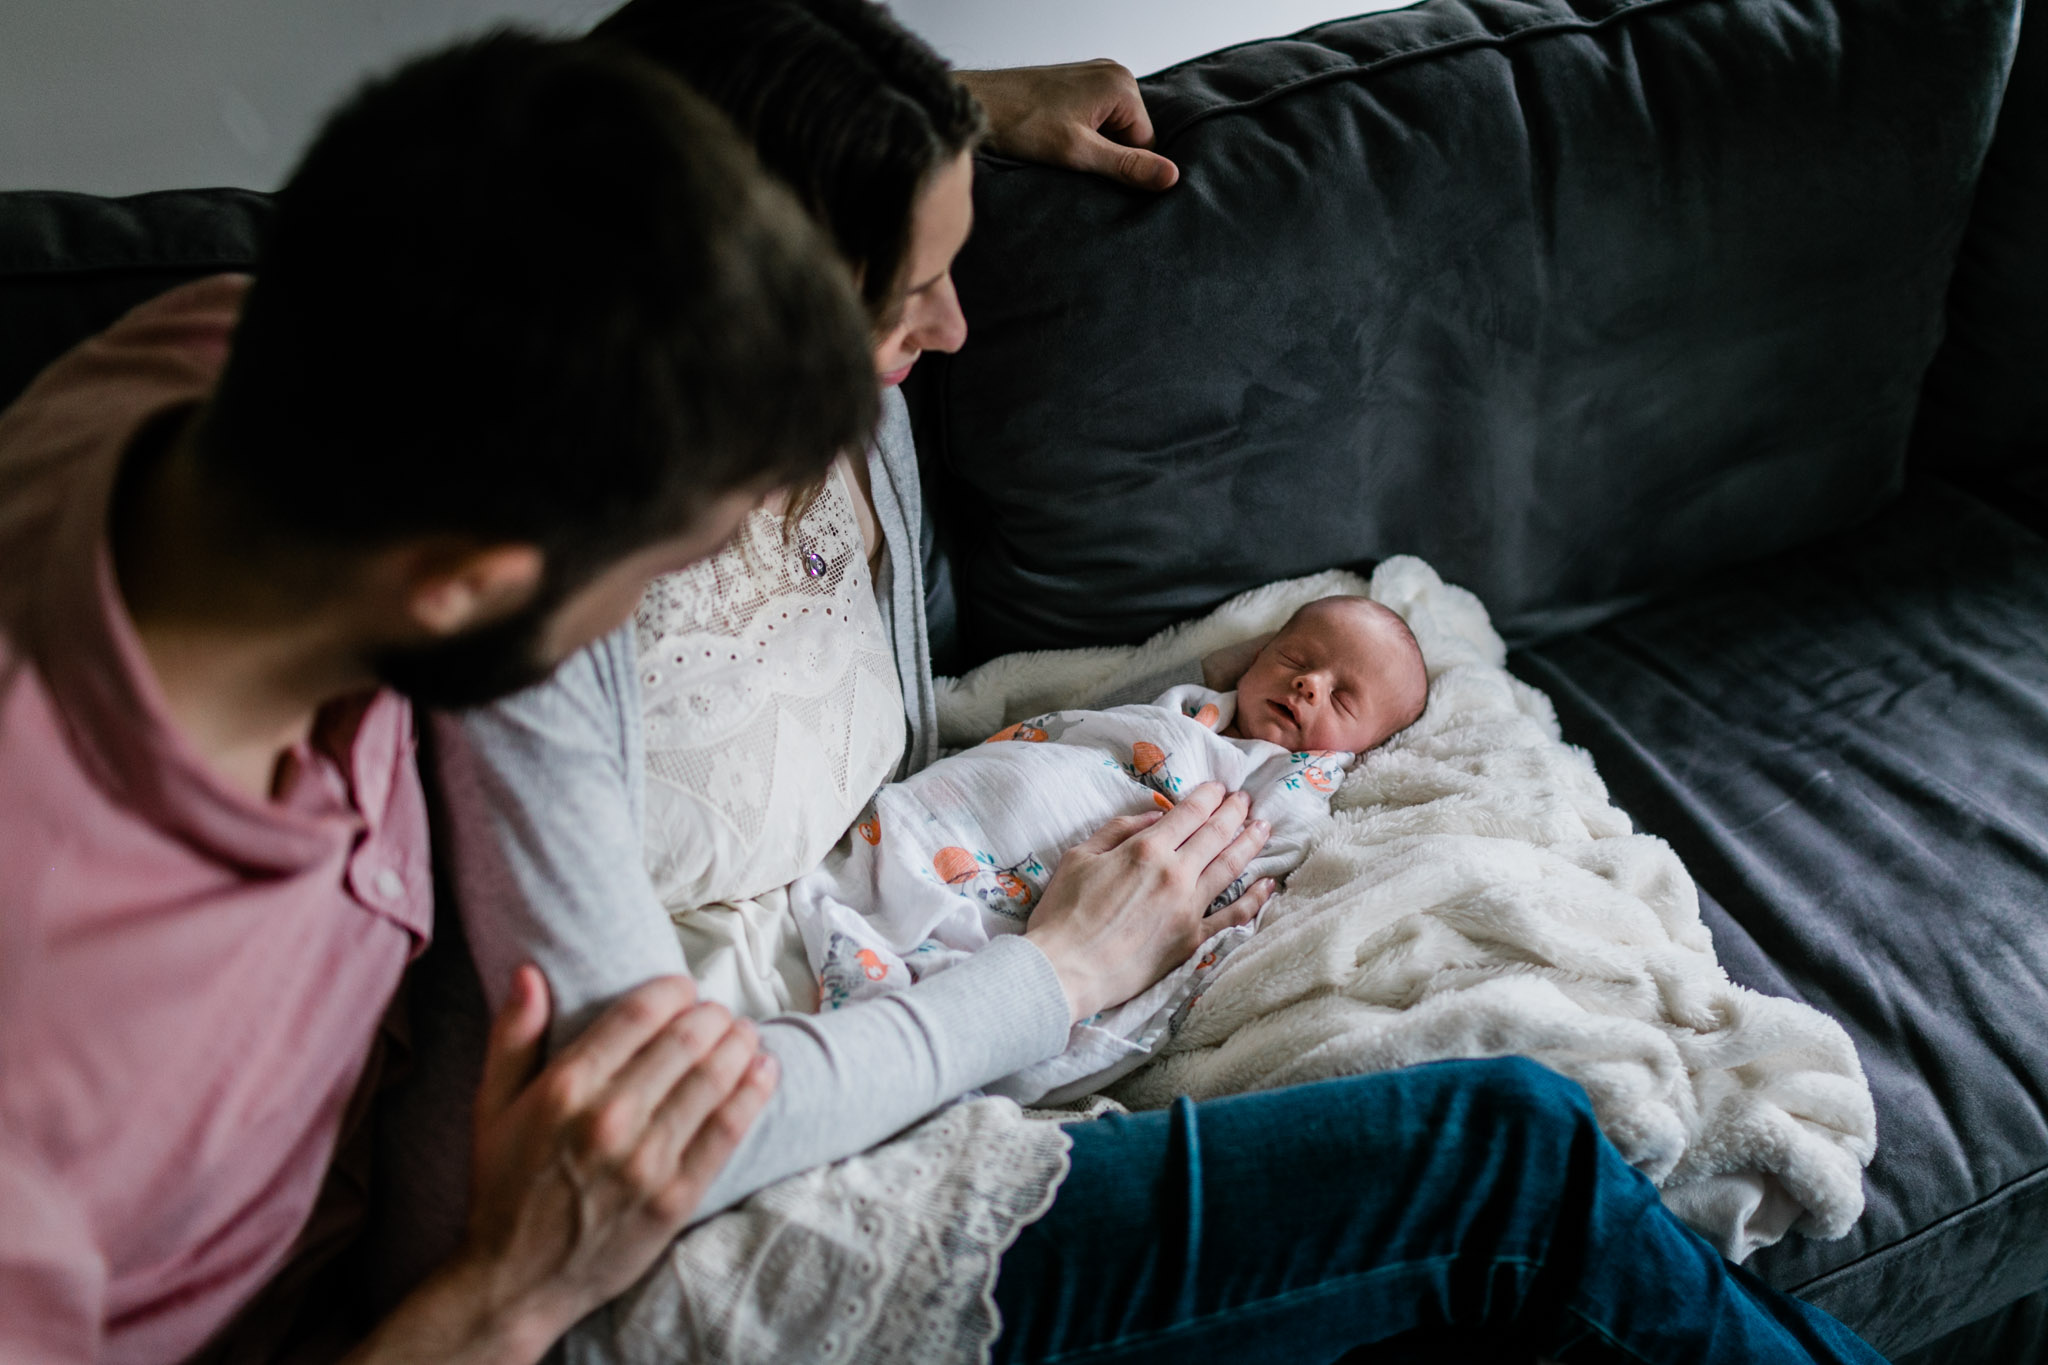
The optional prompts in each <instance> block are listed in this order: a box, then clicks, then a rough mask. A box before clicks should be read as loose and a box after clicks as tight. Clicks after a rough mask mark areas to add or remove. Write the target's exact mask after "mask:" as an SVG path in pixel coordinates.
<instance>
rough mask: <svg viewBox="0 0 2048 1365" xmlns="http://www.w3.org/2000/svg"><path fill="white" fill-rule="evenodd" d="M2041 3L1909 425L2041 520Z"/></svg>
mask: <svg viewBox="0 0 2048 1365" xmlns="http://www.w3.org/2000/svg"><path fill="white" fill-rule="evenodd" d="M2043 224H2048V5H2042V4H2036V5H2034V6H2033V7H2032V10H2031V12H2030V13H2029V14H2028V15H2027V16H2026V19H2025V22H2024V24H2023V26H2022V29H2021V34H2020V40H2019V48H2018V53H2017V56H2016V57H2015V59H2014V61H2013V66H2012V71H2011V74H2010V77H2009V79H2008V81H2007V85H2006V90H2005V98H2004V100H2003V102H2002V104H2001V107H2000V111H1999V118H1998V134H1997V137H1996V139H1995V140H1994V141H1993V143H1992V146H1991V150H1990V153H1989V155H1988V156H1986V158H1985V162H1984V173H1983V176H1982V177H1981V179H1980V181H1979V184H1978V187H1977V193H1976V197H1975V200H1974V203H1973V204H1972V207H1971V210H1970V223H1969V228H1968V231H1967V233H1966V234H1965V236H1964V238H1963V244H1962V251H1961V253H1960V255H1959V256H1958V258H1957V261H1956V272H1955V278H1954V280H1953V282H1952V283H1951V284H1950V287H1949V296H1948V310H1947V313H1948V328H1947V335H1946V336H1945V337H1944V338H1943V341H1942V344H1941V350H1940V351H1939V353H1937V355H1936V356H1935V359H1934V364H1933V366H1932V368H1931V369H1930V370H1929V371H1928V375H1927V388H1926V393H1925V395H1924V396H1923V399H1922V401H1921V405H1920V419H1919V426H1918V430H1917V431H1916V433H1915V452H1914V453H1915V456H1916V460H1917V462H1918V463H1919V464H1920V465H1921V466H1922V467H1923V468H1927V469H1929V470H1931V471H1933V472H1937V473H1941V474H1944V475H1946V476H1948V477H1951V478H1958V479H1964V480H1969V481H1972V482H1974V483H1976V484H1978V485H1980V486H1987V487H1994V488H2000V489H2002V490H2003V491H2005V492H2007V493H2008V494H2011V493H2017V494H2018V495H2019V496H2020V498H2021V499H2023V500H2024V502H2025V503H2026V507H2025V509H2024V512H2025V515H2027V516H2028V517H2029V518H2030V519H2031V520H2032V521H2033V523H2034V524H2035V525H2036V526H2041V527H2043V528H2044V529H2048V234H2044V231H2043Z"/></svg>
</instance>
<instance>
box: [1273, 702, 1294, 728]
mask: <svg viewBox="0 0 2048 1365" xmlns="http://www.w3.org/2000/svg"><path fill="white" fill-rule="evenodd" d="M1266 705H1268V706H1270V707H1272V708H1273V709H1274V710H1275V711H1276V712H1278V713H1279V714H1280V718H1281V719H1282V720H1284V721H1286V722H1287V723H1288V724H1289V725H1291V726H1294V727H1295V728H1297V729H1299V728H1300V726H1301V718H1300V717H1299V716H1297V715H1295V714H1294V709H1293V708H1292V707H1290V706H1289V705H1288V704H1287V703H1286V702H1284V701H1268V702H1267V703H1266Z"/></svg>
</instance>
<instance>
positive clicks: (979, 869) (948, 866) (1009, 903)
mask: <svg viewBox="0 0 2048 1365" xmlns="http://www.w3.org/2000/svg"><path fill="white" fill-rule="evenodd" d="M932 871H933V873H935V874H936V875H937V876H938V879H939V881H940V882H941V883H942V884H943V885H945V886H948V887H951V888H952V889H953V890H954V891H957V892H959V893H960V894H961V895H963V896H966V897H967V898H969V899H970V900H977V901H980V902H981V904H982V905H983V907H984V908H986V909H988V910H991V911H994V912H995V913H996V914H998V915H1001V916H1003V917H1004V918H1005V919H1014V920H1022V919H1027V918H1029V917H1030V914H1031V907H1032V906H1034V905H1036V904H1038V894H1039V892H1040V891H1041V890H1043V889H1044V886H1045V881H1046V878H1047V872H1046V867H1045V864H1044V863H1043V862H1041V861H1039V859H1038V858H1037V857H1036V856H1027V857H1025V858H1024V859H1022V860H1021V861H1019V862H1016V863H1013V864H1011V865H1010V866H1008V867H1001V866H998V865H997V863H996V860H995V859H994V858H993V857H991V856H989V855H988V854H986V853H971V852H969V851H968V850H966V849H964V848H961V847H959V846H958V845H957V844H954V845H948V846H947V847H945V848H942V849H940V850H939V851H938V852H937V853H934V854H933V855H932Z"/></svg>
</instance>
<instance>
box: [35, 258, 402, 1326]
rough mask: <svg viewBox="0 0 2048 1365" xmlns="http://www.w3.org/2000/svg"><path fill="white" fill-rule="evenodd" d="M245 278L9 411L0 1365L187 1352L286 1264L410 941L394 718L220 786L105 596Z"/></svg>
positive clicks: (134, 328)
mask: <svg viewBox="0 0 2048 1365" xmlns="http://www.w3.org/2000/svg"><path fill="white" fill-rule="evenodd" d="M245 287H246V281H245V280H242V279H240V278H236V277H221V278H217V279H211V280H205V281H201V282H199V283H197V284H194V285H190V286H187V287H185V288H183V289H179V290H176V291H173V292H172V293H169V294H166V295H164V296H163V297H161V298H159V299H156V300H153V301H152V302H150V303H148V304H145V305H143V306H142V307H141V308H138V309H137V310H136V311H135V312H133V313H131V314H129V315H128V316H127V317H126V318H124V319H122V320H121V321H120V322H119V323H118V324H116V325H115V326H114V327H113V328H112V329H111V330H109V331H108V332H106V333H104V334H103V335H101V336H99V337H96V338H94V339H93V340H91V341H89V342H87V343H86V344H84V345H83V346H81V347H79V348H78V349H77V350H75V351H73V352H72V353H71V354H69V355H68V356H66V357H64V358H63V359H62V360H60V361H58V362H57V363H56V364H55V365H54V366H52V367H51V368H50V369H49V370H47V371H46V372H45V373H44V374H43V375H42V377H41V378H40V379H39V380H38V381H37V382H36V384H35V386H34V387H33V388H31V389H30V390H29V391H28V392H27V393H26V394H25V395H23V396H22V398H21V399H20V401H19V402H17V403H16V404H15V405H14V406H13V407H12V408H10V409H8V410H7V412H6V413H5V414H4V415H0V578H4V579H6V580H7V582H6V583H5V585H4V586H0V674H11V678H10V680H9V681H7V682H6V683H5V684H4V691H0V1360H5V1361H13V1360H16V1359H22V1360H37V1361H43V1360H48V1361H91V1360H106V1361H174V1360H178V1359H181V1358H183V1357H185V1356H187V1355H189V1354H191V1353H192V1352H194V1351H195V1350H197V1349H198V1348H199V1347H200V1346H202V1345H203V1344H205V1342H206V1341H207V1339H208V1338H209V1337H210V1336H212V1335H213V1334H214V1333H215V1332H216V1331H217V1330H218V1329H219V1328H220V1327H221V1326H222V1325H223V1324H224V1323H226V1322H227V1321H228V1319H229V1318H231V1317H232V1316H233V1315H234V1313H235V1312H236V1310H237V1309H238V1308H240V1307H241V1306H242V1305H243V1304H245V1303H246V1302H247V1301H248V1300H249V1299H250V1297H251V1296H252V1295H253V1294H254V1293H255V1292H256V1290H257V1289H258V1288H260V1287H261V1286H262V1284H263V1283H264V1281H265V1280H266V1279H268V1278H269V1277H270V1276H271V1275H273V1274H275V1273H276V1272H277V1270H278V1268H279V1266H280V1265H281V1264H282V1262H283V1261H284V1260H285V1257H286V1254H287V1252H288V1251H289V1250H290V1249H291V1246H292V1243H293V1240H294V1238H295V1237H296V1236H297V1235H298V1233H299V1231H300V1229H301V1227H302V1226H303V1225H304V1224H305V1222H306V1219H307V1215H308V1213H309V1212H310V1211H311V1209H312V1207H313V1204H314V1200H315V1197H316V1195H317V1194H318V1192H319V1188H320V1184H321V1180H322V1177H323V1175H324V1173H325V1171H326V1169H327V1165H328V1161H329V1158H330V1157H331V1155H332V1153H333V1150H334V1146H335V1141H336V1137H337V1134H338V1131H339V1129H340V1126H341V1121H342V1116H343V1113H344V1110H345V1108H346V1107H347V1104H348V1102H349V1099H350V1096H351V1094H352V1093H353V1091H354V1090H355V1087H356V1084H357V1081H358V1079H359V1077H360V1076H361V1074H362V1072H363V1068H364V1066H365V1063H366V1060H367V1058H368V1055H369V1052H370V1048H371V1044H372V1040H373V1038H374V1036H375V1034H376V1031H377V1027H378V1021H379V1019H380V1017H381V1015H382V1014H383V1012H384V1009H385V1007H386V1005H387V1004H388V1002H389V1001H390V999H391V996H392V993H393V991H394V990H395V989H396V987H397V985H398V981H399V976H400V974H401V972H402V971H403V969H404V967H405V964H406V962H407V961H408V960H409V959H410V957H411V956H412V955H414V954H415V953H416V952H418V951H419V949H420V948H421V947H422V946H423V945H424V943H425V942H426V939H427V935H428V933H429V930H430V927H431V900H430V886H431V883H430V880H429V873H428V867H427V827H426V816H425V804H424V801H423V799H422V796H421V791H420V784H419V778H418V775H417V772H416V770H415V768H414V764H413V744H414V740H413V724H412V715H411V712H410V710H409V709H408V707H407V706H406V703H405V702H404V701H403V700H401V699H400V698H398V697H397V696H395V695H393V694H391V693H389V692H379V693H377V694H375V695H366V696H363V697H360V698H356V699H354V700H352V701H349V702H345V703H340V704H337V705H335V706H332V707H329V708H328V709H327V710H326V711H325V712H323V713H322V715H321V717H320V720H319V722H318V724H317V726H316V733H315V735H314V736H313V739H312V742H311V743H309V744H305V745H302V746H300V747H299V749H298V750H297V751H295V752H294V753H293V754H292V755H291V756H290V757H289V759H288V760H287V761H286V764H285V769H284V776H283V779H282V781H281V783H280V792H279V795H278V796H277V797H276V798H275V799H273V800H271V801H269V802H259V801H256V800H253V799H251V798H249V797H246V796H243V795H241V794H239V793H238V792H236V791H234V790H231V789H230V788H229V787H228V786H226V785H225V784H224V783H223V782H222V781H221V780H220V779H219V778H217V777H216V776H215V775H214V774H213V773H212V772H210V771H209V770H208V768H207V766H206V764H205V763H204V762H203V761H202V760H201V759H200V758H199V757H198V756H197V755H196V754H195V753H194V752H193V750H192V749H191V747H190V746H189V745H188V744H187V742H186V741H185V739H184V738H183V736H181V735H180V734H179V733H178V731H177V729H176V728H175V726H174V724H173V723H172V721H171V720H170V718H169V716H168V713H167V712H166V709H165V705H164V701H163V698H162V695H161V694H160V692H159V690H158V687H157V684H156V680H155V677H154V675H153V674H152V672H151V670H150V665H149V661H148V659H147V658H146V657H145V655H144V653H143V651H142V647H141V644H140V642H139V641H138V639H137V637H136V634H135V630H134V627H133V625H132V624H131V623H130V621H129V619H128V616H127V612H126V609H125V608H124V606H123V605H122V600H121V594H120V589H119V586H118V584H117V583H116V581H115V577H114V573H113V570H112V565H111V562H110V558H109V554H108V549H107V529H106V528H107V513H108V502H109V496H110V493H111V490H112V488H113V484H114V478H115V475H116V473H117V471H118V469H119V466H120V462H121V458H122V454H123V452H124V451H125V450H126V449H127V448H128V446H129V445H130V443H131V442H132V441H133V439H134V438H135V436H136V434H137V432H138V430H139V429H141V428H142V427H143V426H144V425H145V424H147V423H148V422H150V421H151V419H153V418H155V417H158V416H161V415H163V414H165V413H167V412H170V411H171V410H174V409H178V408H184V407H188V406H190V405H192V404H194V403H196V402H198V401H199V400H201V399H202V398H204V397H205V396H206V394H207V393H208V392H209V391H210V389H211V388H212V385H213V383H214V380H215V378H216V377H217V375H218V373H219V370H220V367H221V364H222V361H223V360H224V358H225V356H226V354H227V345H228V338H229V335H230V333H231V332H232V330H233V327H234V323H235V318H236V316H237V312H238V310H239V308H240V304H241V299H242V295H243V290H244V289H245ZM278 456H279V458H281V459H282V458H290V452H287V451H280V452H278Z"/></svg>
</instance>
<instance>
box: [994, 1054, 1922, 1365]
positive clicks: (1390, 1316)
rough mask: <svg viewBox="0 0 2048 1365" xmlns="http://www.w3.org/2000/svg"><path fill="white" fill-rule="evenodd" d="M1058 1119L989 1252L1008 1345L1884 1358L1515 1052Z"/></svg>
mask: <svg viewBox="0 0 2048 1365" xmlns="http://www.w3.org/2000/svg"><path fill="white" fill-rule="evenodd" d="M1069 1131H1070V1132H1071V1133H1072V1134H1073V1138H1074V1150H1073V1170H1072V1172H1071V1174H1069V1175H1068V1177H1067V1180H1066V1183H1065V1184H1064V1185H1062V1186H1061V1187H1060V1191H1059V1197H1058V1198H1057V1199H1056V1200H1055V1201H1054V1203H1053V1206H1052V1209H1051V1211H1050V1212H1048V1213H1047V1214H1046V1216H1045V1217H1044V1218H1042V1219H1040V1220H1039V1221H1038V1222H1036V1223H1034V1224H1032V1225H1031V1226H1030V1227H1028V1228H1026V1229H1025V1230H1024V1233H1023V1235H1022V1236H1021V1237H1020V1238H1019V1239H1018V1241H1017V1243H1016V1245H1015V1246H1013V1247H1012V1248H1011V1249H1010V1251H1009V1252H1008V1253H1007V1254H1006V1255H1005V1256H1004V1257H1003V1264H1002V1271H1001V1274H1000V1276H999V1277H998V1279H997V1282H996V1294H995V1297H996V1304H997V1306H998V1307H999V1308H1000V1309H1001V1311H1002V1321H1003V1333H1002V1336H1001V1338H1000V1339H999V1340H998V1341H997V1343H996V1346H995V1352H994V1357H995V1360H996V1361H998V1362H1002V1363H1003V1365H1012V1363H1013V1362H1016V1363H1021V1362H1027V1361H1029V1362H1041V1363H1042V1365H1051V1363H1052V1362H1070V1361H1071V1362H1081V1361H1086V1362H1091V1365H1092V1363H1094V1362H1110V1361H1115V1362H1119V1363H1120V1365H1121V1363H1123V1362H1140V1361H1143V1362H1155V1361H1156V1362H1160V1365H1165V1362H1169V1361H1171V1362H1174V1365H1187V1362H1196V1361H1215V1362H1228V1365H1323V1363H1324V1362H1332V1361H1339V1360H1356V1361H1360V1362H1363V1361H1368V1360H1370V1361H1393V1360H1403V1359H1413V1360H1418V1361H1421V1360H1427V1361H1430V1362H1434V1363H1436V1365H1442V1363H1443V1362H1450V1361H1460V1360H1473V1361H1481V1360H1484V1361H1498V1360H1514V1359H1520V1360H1528V1359H1529V1358H1530V1357H1531V1356H1532V1355H1536V1354H1540V1355H1543V1356H1546V1357H1550V1358H1553V1359H1555V1360H1558V1361H1563V1362H1587V1361H1622V1362H1666V1361H1674V1362H1675V1361H1688V1362H1700V1365H1707V1363H1708V1362H1716V1363H1718V1362H1727V1365H1738V1362H1739V1363H1740V1365H1765V1363H1766V1362H1776V1361H1830V1362H1849V1361H1854V1362H1878V1365H1882V1359H1881V1357H1879V1356H1878V1354H1877V1353H1876V1352H1875V1351H1873V1350H1871V1349H1870V1347H1868V1346H1867V1345H1865V1344H1864V1343H1863V1342H1862V1341H1860V1340H1858V1339H1857V1337H1856V1336H1855V1335H1854V1334H1853V1333H1851V1332H1850V1331H1849V1330H1848V1329H1847V1328H1846V1327H1843V1326H1842V1325H1841V1324H1840V1323H1838V1322H1836V1321H1834V1319H1832V1318H1830V1317H1828V1316H1827V1315H1826V1314H1824V1313H1822V1312H1821V1311H1820V1310H1818V1309H1816V1308H1812V1307H1810V1306H1808V1305H1806V1304H1802V1303H1800V1302H1799V1301H1797V1300H1796V1299H1792V1298H1790V1297H1788V1296H1786V1295H1784V1294H1781V1293H1779V1292H1777V1291H1776V1290H1774V1289H1771V1288H1770V1287H1768V1286H1767V1285H1765V1284H1763V1282H1762V1281H1760V1280H1758V1279H1757V1278H1756V1277H1755V1276H1753V1275H1750V1274H1749V1273H1748V1272H1746V1271H1743V1270H1741V1269H1739V1268H1737V1267H1734V1266H1731V1265H1729V1264H1728V1263H1727V1262H1725V1261H1723V1260H1722V1259H1721V1258H1720V1256H1719V1255H1717V1254H1716V1253H1715V1251H1714V1249H1713V1248H1712V1247H1710V1246H1708V1245H1707V1243H1706V1242H1704V1241H1702V1240H1701V1239H1700V1238H1699V1237H1698V1236H1697V1235H1695V1234H1694V1233H1693V1232H1692V1231H1691V1230H1690V1229H1688V1228H1686V1227H1685V1226H1684V1225H1683V1224H1682V1223H1680V1222H1679V1221H1678V1220H1677V1219H1676V1218H1674V1217H1672V1216H1671V1215H1670V1214H1669V1213H1668V1212H1666V1210H1665V1208H1664V1206H1663V1204H1662V1203H1661V1202H1660V1201H1659V1200H1658V1198H1657V1191H1656V1189H1655V1188H1654V1187H1652V1186H1651V1184H1650V1182H1649V1181H1648V1180H1646V1179H1644V1178H1643V1177H1642V1176H1641V1175H1640V1174H1638V1173H1637V1172H1636V1171H1635V1170H1634V1169H1633V1168H1631V1167H1630V1166H1629V1165H1628V1163H1627V1162H1625V1161H1623V1160H1622V1158H1621V1155H1620V1153H1618V1152H1617V1151H1615V1149H1614V1147H1613V1146H1612V1145H1611V1144H1610V1143H1609V1142H1608V1141H1607V1139H1606V1138H1605V1137H1604V1136H1602V1135H1601V1133H1600V1130H1599V1128H1598V1127H1597V1126H1596V1125H1595V1124H1594V1122H1593V1112H1592V1109H1591V1108H1590V1107H1589V1106H1588V1104H1587V1102H1586V1096H1585V1092H1583V1091H1582V1090H1580V1089H1579V1087H1578V1086H1577V1085H1575V1084H1573V1083H1572V1082H1570V1081H1567V1080H1565V1079H1564V1078H1563V1077H1561V1076H1558V1075H1556V1074H1555V1073H1553V1072H1550V1071H1547V1070H1545V1069H1544V1068H1542V1067H1540V1066H1537V1065H1535V1064H1534V1063H1532V1062H1526V1061H1520V1060H1516V1059H1508V1060H1503V1061H1485V1062H1445V1063H1439V1064H1436V1065H1432V1066H1422V1067H1414V1068H1411V1069H1409V1070H1405V1071H1396V1072H1388V1073H1384V1074H1381V1075H1375V1076H1359V1077H1353V1078H1351V1079H1348V1080H1341V1081H1324V1082H1320V1083H1317V1084H1314V1085H1302V1086H1296V1087H1294V1088H1292V1089H1288V1090H1275V1091H1267V1092H1265V1093H1262V1094H1255V1095H1244V1096H1240V1097H1237V1098H1233V1099H1225V1100H1216V1101H1211V1102H1208V1103H1203V1104H1190V1103H1188V1102H1187V1101H1185V1100H1183V1101H1180V1102H1179V1103H1177V1104H1175V1105H1174V1107H1173V1108H1171V1109H1169V1110H1164V1111H1159V1112H1154V1113H1148V1114H1138V1115H1133V1116H1131V1117H1127V1118H1124V1117H1119V1118H1110V1119H1104V1120H1101V1121H1098V1122H1095V1123H1081V1124H1076V1125H1074V1126H1073V1127H1072V1128H1070V1129H1069ZM1367 1346H1372V1347H1375V1349H1373V1350H1369V1351H1357V1354H1355V1355H1353V1354H1351V1353H1352V1352H1354V1351H1355V1350H1356V1349H1357V1348H1360V1347H1367Z"/></svg>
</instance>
